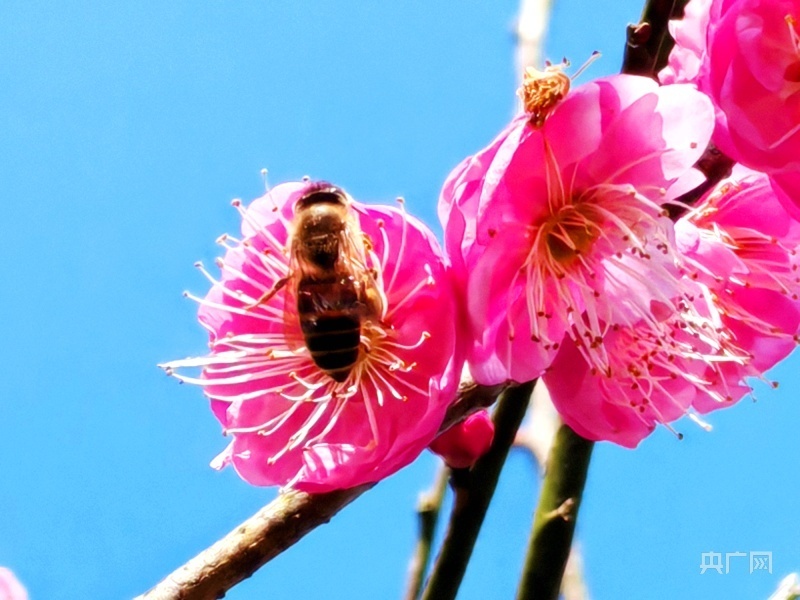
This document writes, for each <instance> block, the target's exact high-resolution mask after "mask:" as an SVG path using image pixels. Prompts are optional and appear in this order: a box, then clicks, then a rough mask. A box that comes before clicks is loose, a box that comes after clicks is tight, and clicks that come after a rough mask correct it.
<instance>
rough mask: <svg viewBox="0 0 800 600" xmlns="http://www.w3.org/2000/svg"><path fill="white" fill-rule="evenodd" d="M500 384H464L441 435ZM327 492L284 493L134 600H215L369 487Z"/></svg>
mask: <svg viewBox="0 0 800 600" xmlns="http://www.w3.org/2000/svg"><path fill="white" fill-rule="evenodd" d="M503 389H504V386H492V387H486V386H479V385H476V384H474V383H471V384H466V385H462V387H461V389H460V390H459V395H458V399H457V401H456V402H455V403H454V404H453V405H452V406H451V407H450V409H449V410H448V411H447V414H446V416H445V419H444V422H443V423H442V427H441V429H440V431H445V430H447V429H449V428H450V427H452V426H453V425H455V424H456V423H458V422H460V421H462V420H463V419H464V418H466V417H467V416H468V415H469V414H471V413H473V412H475V411H476V410H479V409H481V408H485V407H487V406H490V405H491V404H492V403H493V402H494V401H495V399H496V398H497V395H498V394H499V393H500V392H501V391H502V390H503ZM374 485H375V484H374V483H368V484H364V485H361V486H358V487H354V488H351V489H348V490H337V491H335V492H329V493H326V494H307V493H305V492H298V491H293V490H290V491H288V492H284V493H282V494H281V495H280V496H278V497H277V498H276V499H275V500H273V501H272V502H271V503H269V504H268V505H267V506H265V507H264V508H262V509H261V510H259V511H258V512H257V513H256V514H255V515H253V516H252V517H250V518H249V519H247V520H246V521H245V522H244V523H242V524H241V525H239V526H238V527H236V529H234V530H233V531H231V532H230V533H229V534H228V535H226V536H225V537H224V538H222V539H221V540H219V541H218V542H216V543H215V544H214V545H213V546H211V547H209V548H207V549H205V550H203V551H202V552H201V553H200V554H198V555H197V556H195V557H194V558H193V559H191V560H190V561H189V562H187V563H186V564H185V565H183V566H182V567H180V568H178V569H177V570H175V571H174V572H173V573H171V574H170V575H169V576H167V577H166V578H165V579H164V580H163V581H161V582H160V583H158V584H157V585H156V586H155V587H154V588H153V589H151V590H150V591H148V592H146V593H145V594H143V595H141V596H138V598H137V600H216V599H217V598H222V597H223V596H224V595H225V592H226V591H227V590H229V589H230V588H232V587H233V586H235V585H236V584H237V583H240V582H241V581H243V580H245V579H247V578H248V577H250V576H251V575H252V574H253V573H255V572H256V571H257V570H258V569H259V568H261V567H262V566H264V565H265V564H266V563H267V562H268V561H270V560H271V559H273V558H275V557H276V556H277V555H278V554H280V553H281V552H283V551H284V550H286V549H287V548H289V547H290V546H292V545H294V544H295V543H296V542H298V541H299V540H300V539H301V538H302V537H303V536H304V535H306V534H307V533H309V532H310V531H311V530H312V529H314V528H316V527H318V526H319V525H323V524H325V523H327V522H328V521H330V520H331V518H332V517H333V516H334V515H335V514H336V513H338V512H339V511H340V510H342V509H343V508H344V507H345V506H347V505H348V504H350V503H351V502H352V501H353V500H355V499H356V498H358V497H359V496H360V495H361V494H363V493H364V492H366V491H367V490H368V489H370V488H371V487H373V486H374Z"/></svg>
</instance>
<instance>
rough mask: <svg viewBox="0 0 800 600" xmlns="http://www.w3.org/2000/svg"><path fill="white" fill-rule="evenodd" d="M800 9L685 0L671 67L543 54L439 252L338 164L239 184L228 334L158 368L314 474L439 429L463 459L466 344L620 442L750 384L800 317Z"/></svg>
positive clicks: (276, 467) (223, 266)
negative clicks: (592, 62)
mask: <svg viewBox="0 0 800 600" xmlns="http://www.w3.org/2000/svg"><path fill="white" fill-rule="evenodd" d="M798 19H800V0H692V1H691V2H690V3H689V4H688V5H687V7H686V11H685V16H684V18H683V19H682V20H679V21H676V22H674V23H672V24H671V29H670V31H671V33H672V35H673V37H674V39H675V42H676V45H675V47H674V49H673V51H672V53H671V55H670V58H669V64H668V66H667V67H666V68H665V69H664V70H663V71H662V72H661V73H660V74H659V79H660V80H659V81H656V80H654V79H651V78H648V77H643V76H635V75H624V74H623V75H615V76H609V77H603V78H599V79H597V80H594V81H591V82H589V83H587V84H584V85H582V86H580V87H577V88H575V89H570V88H571V80H570V78H569V77H568V76H567V75H566V74H565V73H564V69H565V65H558V66H549V67H547V68H546V69H545V70H544V71H537V70H535V69H528V70H527V72H526V74H525V79H524V82H523V87H522V89H521V91H520V93H521V96H522V100H523V107H524V108H523V112H522V113H521V114H520V115H518V116H517V117H515V118H514V119H513V120H512V121H511V122H510V123H509V124H508V126H507V127H506V128H505V129H504V130H503V131H502V132H501V133H500V134H499V135H498V136H497V137H496V138H495V139H494V140H493V141H492V142H491V143H490V144H489V145H488V146H487V147H486V148H484V149H483V150H481V151H479V152H478V153H476V154H475V155H473V156H470V157H467V158H466V159H465V160H464V161H462V162H461V164H459V165H458V166H457V167H456V168H455V170H454V171H453V172H452V173H451V174H450V176H449V177H448V178H447V180H446V181H445V183H444V186H443V189H442V192H441V195H440V200H439V205H438V210H439V216H440V219H441V221H442V225H443V228H444V250H443V251H442V250H440V248H439V246H438V244H437V242H436V240H435V239H434V236H433V235H432V234H431V232H430V231H429V230H428V229H427V227H425V225H424V224H422V223H421V222H419V221H417V220H416V219H414V218H413V217H411V216H409V215H407V214H406V213H405V211H404V210H403V209H402V206H401V207H400V208H393V207H388V206H368V205H362V204H360V203H359V202H357V201H355V200H354V199H353V198H351V197H350V196H349V194H347V193H346V192H345V191H344V190H342V189H341V188H338V187H336V186H334V185H331V184H329V183H326V182H312V181H307V180H304V181H302V182H294V183H286V184H282V185H279V186H277V187H275V188H273V189H271V190H269V191H268V192H267V194H266V195H265V196H263V197H261V198H259V199H257V200H255V201H254V202H253V203H252V204H250V205H249V206H247V207H244V206H243V205H242V204H241V203H240V202H238V201H237V202H235V203H234V204H235V206H236V208H237V209H238V211H239V212H240V214H241V217H242V223H243V225H242V234H241V236H240V237H238V238H236V237H233V236H223V237H222V238H221V239H220V243H221V244H222V245H223V246H224V247H225V256H224V257H223V258H221V259H219V260H218V267H219V269H220V273H221V274H220V276H219V277H218V278H215V277H214V276H213V275H212V274H211V273H210V272H208V271H207V270H206V269H205V268H204V267H203V266H202V265H200V268H201V270H202V272H203V273H204V274H205V275H206V276H207V277H208V278H209V279H210V281H211V284H212V287H211V290H210V291H209V292H208V294H207V295H206V296H205V297H203V298H200V297H197V298H195V299H196V300H197V301H198V302H199V304H200V311H199V318H200V322H201V323H202V324H203V325H204V326H205V327H206V329H207V330H208V332H209V335H210V343H209V346H210V353H209V354H208V355H207V356H203V357H199V358H188V359H185V360H177V361H172V362H170V363H166V364H165V365H162V366H163V367H164V368H165V369H166V370H167V372H168V373H170V374H171V375H174V376H175V377H178V378H179V379H180V380H181V381H187V382H191V383H195V384H198V385H201V386H203V389H204V391H205V393H206V395H207V396H208V397H209V399H210V400H211V407H212V410H213V412H214V414H215V416H216V417H217V419H218V420H219V421H220V423H221V424H222V426H223V429H224V432H225V433H226V434H227V435H229V436H231V442H230V444H229V445H228V447H227V448H226V449H225V450H224V451H223V453H222V454H221V455H220V456H219V457H218V458H217V459H216V460H215V461H214V463H213V464H214V465H215V466H218V467H221V466H224V465H227V464H231V465H233V467H234V468H235V469H236V470H237V472H238V473H239V474H240V475H241V476H242V477H243V478H244V479H246V480H247V481H249V482H251V483H254V484H257V485H288V486H294V487H297V488H300V489H304V490H311V491H326V490H331V489H337V488H344V487H349V486H354V485H358V484H362V483H368V482H374V481H377V480H379V479H381V478H383V477H386V476H387V475H389V474H391V473H393V472H394V471H396V470H397V469H399V468H401V467H403V466H404V465H406V464H408V463H409V462H411V461H412V460H414V458H415V457H416V456H417V455H418V454H419V453H420V452H421V451H422V450H423V449H424V448H425V447H427V446H429V445H430V446H431V448H432V449H433V450H434V451H435V452H437V453H440V454H441V455H442V456H444V457H445V459H446V460H447V461H448V462H449V464H451V465H452V466H453V467H458V468H467V467H469V465H471V464H472V463H473V462H474V461H475V460H476V458H477V457H478V456H480V454H482V453H483V452H485V451H486V449H487V448H488V447H489V445H490V444H491V440H492V426H491V420H490V418H489V417H488V415H487V414H486V413H480V414H478V415H476V416H474V417H473V418H471V419H469V420H467V421H464V422H463V423H461V424H458V425H456V426H455V427H454V428H452V429H451V430H450V431H448V432H446V433H444V434H443V435H439V434H440V433H441V431H442V428H443V421H444V419H445V414H446V411H447V409H448V408H449V407H450V406H451V405H452V404H453V402H454V401H455V399H456V391H457V386H458V380H459V376H460V374H461V372H462V367H463V366H464V363H465V362H466V364H467V366H468V368H469V371H470V372H471V375H472V377H473V378H474V379H475V381H477V382H478V383H479V384H483V385H497V384H504V383H508V382H520V383H521V382H526V381H530V380H532V379H536V378H541V379H542V380H543V381H544V383H545V384H546V385H547V387H548V389H549V391H550V394H551V397H552V399H553V402H554V404H555V406H556V408H557V409H558V411H559V413H560V415H561V417H562V418H563V420H564V421H565V422H566V423H567V424H568V425H570V426H571V427H572V428H573V429H574V430H575V431H576V432H577V433H578V434H580V435H582V436H584V437H586V438H588V439H591V440H609V441H613V442H615V443H618V444H621V445H623V446H627V447H634V446H636V445H637V444H638V443H639V442H640V441H641V440H642V439H643V438H644V437H646V436H647V435H648V434H649V433H650V432H651V431H652V430H653V429H654V428H655V426H656V425H657V424H659V423H660V424H664V425H665V426H667V427H669V428H671V426H670V423H671V422H673V421H675V420H676V419H679V418H681V417H683V416H687V415H688V416H689V417H690V418H692V419H694V420H695V421H697V422H698V423H700V424H701V425H704V423H703V421H702V420H701V418H700V416H699V415H700V414H702V413H707V412H709V411H712V410H715V409H717V408H721V407H726V406H730V405H732V404H733V403H735V402H736V401H738V400H739V399H741V398H742V397H743V396H745V395H746V394H748V393H749V392H750V391H751V388H750V383H749V381H750V379H751V378H762V379H763V378H764V373H765V372H766V371H767V370H768V369H770V368H771V367H772V366H774V365H775V364H776V363H777V362H778V361H779V360H781V359H783V358H784V357H786V356H787V355H788V354H789V353H790V352H791V351H792V349H793V348H794V346H795V345H796V343H797V341H798V339H799V338H798V336H799V335H800V299H799V297H800V277H798V255H797V249H798V246H799V245H800V222H798V221H797V220H796V219H797V218H798V217H800V29H799V28H798ZM720 153H721V154H720ZM720 155H722V156H725V157H727V158H728V159H729V162H730V163H735V166H734V167H733V169H732V170H731V172H730V173H729V174H728V175H726V176H725V177H724V178H722V179H721V180H710V179H708V178H707V176H706V174H705V172H704V171H703V170H701V169H700V168H698V165H701V164H702V163H703V161H707V160H708V157H709V156H720ZM190 369H195V370H198V371H199V372H198V373H187V370H190ZM437 436H439V437H438V439H437Z"/></svg>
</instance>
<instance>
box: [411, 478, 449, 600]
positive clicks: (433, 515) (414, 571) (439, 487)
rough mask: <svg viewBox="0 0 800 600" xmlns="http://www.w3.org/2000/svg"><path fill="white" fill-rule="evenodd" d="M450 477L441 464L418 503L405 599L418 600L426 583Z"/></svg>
mask: <svg viewBox="0 0 800 600" xmlns="http://www.w3.org/2000/svg"><path fill="white" fill-rule="evenodd" d="M449 479H450V469H448V468H447V465H445V464H441V465H439V468H438V470H437V472H436V479H435V481H434V483H433V486H431V489H429V490H428V491H427V492H425V493H424V494H422V495H421V496H420V498H419V503H418V504H417V518H418V520H419V538H418V539H417V546H416V548H414V555H413V556H412V557H411V564H410V565H409V569H408V587H407V589H406V595H405V596H404V597H405V600H417V598H419V595H420V593H421V592H422V585H423V584H424V583H425V571H426V570H427V568H428V562H429V560H430V556H431V546H432V545H433V536H434V535H435V534H436V524H437V522H438V521H439V511H441V509H442V502H443V501H444V495H445V492H446V491H447V482H448V480H449Z"/></svg>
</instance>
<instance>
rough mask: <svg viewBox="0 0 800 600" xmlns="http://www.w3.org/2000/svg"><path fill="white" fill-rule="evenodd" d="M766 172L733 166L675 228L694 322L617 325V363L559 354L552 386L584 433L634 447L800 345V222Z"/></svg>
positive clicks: (610, 339)
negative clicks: (600, 365)
mask: <svg viewBox="0 0 800 600" xmlns="http://www.w3.org/2000/svg"><path fill="white" fill-rule="evenodd" d="M780 193H781V192H780V190H778V189H777V188H776V187H775V186H774V185H773V184H772V183H771V181H770V180H769V178H768V177H767V176H765V175H763V174H760V173H756V172H753V171H750V170H748V169H745V168H743V167H737V168H736V169H734V173H733V175H732V176H731V178H729V179H727V180H725V181H723V182H722V183H720V184H719V185H718V186H717V187H716V188H715V189H713V190H712V191H711V192H709V193H708V194H707V195H706V196H705V197H704V198H703V199H702V200H701V202H700V203H699V204H698V206H697V207H696V208H695V209H694V210H692V211H691V212H689V213H688V214H687V215H685V216H684V217H683V218H681V219H680V220H679V221H678V223H677V224H676V243H677V246H678V249H679V251H680V254H681V256H682V268H681V270H682V272H683V273H684V277H685V279H686V280H687V282H689V285H691V286H693V287H694V290H695V291H694V293H693V294H692V296H691V298H690V299H691V301H692V302H693V304H694V308H695V311H694V314H695V315H705V316H706V318H705V319H703V320H701V321H698V320H697V319H696V318H694V316H693V315H691V314H688V313H687V312H684V313H682V314H681V313H675V314H672V315H669V316H666V317H665V318H664V319H663V320H662V321H660V335H659V329H658V328H654V327H653V326H652V325H648V326H642V325H641V324H635V325H633V326H619V327H613V328H612V330H611V332H609V333H608V334H607V335H606V336H605V339H604V344H605V345H606V347H607V351H608V356H609V360H610V368H609V370H608V371H607V372H605V373H603V372H601V371H598V370H597V369H594V368H592V367H591V365H589V364H587V363H586V362H585V361H584V360H582V357H581V354H580V352H579V349H578V348H577V347H576V346H575V345H574V344H565V345H564V347H563V348H562V349H561V350H560V351H559V354H558V355H557V357H556V359H555V361H554V362H553V364H552V366H551V368H550V369H548V371H547V373H545V375H544V381H545V383H546V385H547V388H548V390H549V391H550V395H551V398H552V400H553V404H554V405H555V407H556V408H557V410H558V411H559V413H560V414H561V417H562V419H563V420H564V422H565V423H567V424H568V425H569V426H570V427H572V428H573V429H574V430H575V431H576V432H577V433H578V434H580V435H582V436H584V437H586V438H587V439H592V440H610V441H613V442H616V443H618V444H620V445H623V446H627V447H634V446H636V445H637V444H638V443H639V442H640V441H641V440H642V439H643V438H644V437H646V436H647V435H648V434H649V433H650V432H651V431H652V430H653V429H654V428H655V426H656V425H657V424H658V423H662V424H664V425H666V426H668V427H669V423H670V422H672V421H674V420H676V419H678V418H680V417H682V416H684V415H688V416H690V417H691V418H693V419H695V420H696V421H697V422H698V423H700V424H701V425H704V424H703V423H702V422H701V421H700V420H699V418H698V417H697V416H696V415H695V411H697V412H700V413H706V412H709V411H711V410H715V409H718V408H724V407H727V406H731V405H732V404H734V403H735V402H736V401H737V400H739V399H741V398H742V397H743V396H744V395H746V394H747V393H749V392H750V391H751V388H750V386H749V384H748V382H747V381H746V378H748V377H762V378H763V374H764V372H765V371H766V370H768V369H770V368H771V367H773V366H774V365H775V364H776V363H777V362H778V361H780V360H782V359H783V358H785V357H786V356H787V355H788V354H789V352H791V351H792V349H793V348H794V347H795V345H796V344H797V341H798V333H800V300H799V299H798V295H799V294H800V278H799V277H798V272H799V271H798V261H799V260H800V259H799V257H798V253H797V250H798V246H799V245H800V223H798V222H797V221H795V220H794V219H793V218H791V217H790V216H789V215H788V214H787V213H786V211H785V210H784V209H783V208H782V207H783V205H782V203H781V201H780V200H779V199H778V195H779V194H780Z"/></svg>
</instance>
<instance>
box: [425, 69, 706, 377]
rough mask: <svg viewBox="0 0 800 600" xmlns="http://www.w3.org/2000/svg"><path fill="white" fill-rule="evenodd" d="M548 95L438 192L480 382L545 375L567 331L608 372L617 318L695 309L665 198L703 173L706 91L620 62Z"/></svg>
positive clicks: (655, 317) (621, 321)
mask: <svg viewBox="0 0 800 600" xmlns="http://www.w3.org/2000/svg"><path fill="white" fill-rule="evenodd" d="M546 108H547V111H546V114H545V115H544V116H543V117H541V115H540V117H541V118H537V119H532V118H531V115H530V114H523V115H520V116H519V117H517V118H515V119H514V120H513V121H512V122H511V123H510V124H509V125H508V127H506V129H505V130H504V131H503V132H501V134H500V135H499V136H498V137H497V138H496V139H495V140H494V141H493V142H492V143H491V144H490V145H489V146H488V147H487V148H485V149H484V150H481V151H480V152H478V153H477V154H475V155H474V156H471V157H469V158H467V159H466V160H465V161H463V162H462V163H461V164H460V165H459V166H458V167H456V169H455V170H454V171H453V173H451V175H450V176H449V177H448V179H447V181H446V183H445V185H444V188H443V191H442V194H441V198H440V203H439V216H440V218H441V220H442V222H443V225H444V230H445V248H446V251H447V253H448V256H449V258H450V260H451V261H452V264H453V267H454V269H455V271H456V272H457V275H458V277H459V279H460V281H461V283H462V285H463V286H464V287H465V288H466V290H467V302H468V319H469V324H468V326H469V328H470V332H471V336H472V339H473V343H472V346H471V348H470V349H469V352H468V360H469V365H470V369H471V371H472V373H473V376H474V377H475V379H476V381H478V382H479V383H482V384H487V385H489V384H495V383H499V382H502V381H506V380H514V381H518V382H522V381H528V380H531V379H534V378H536V377H538V376H540V375H541V374H542V373H544V372H545V371H546V370H547V369H548V367H549V366H550V365H551V363H552V362H553V360H554V359H555V357H556V355H557V354H558V352H559V348H560V347H561V346H562V345H563V344H564V343H566V341H567V340H569V343H570V344H572V345H573V346H575V345H576V344H577V349H578V354H579V355H580V356H582V357H583V359H584V360H585V361H586V362H587V363H588V364H589V365H590V368H593V369H597V370H598V371H601V372H607V371H608V369H609V368H611V362H610V361H611V360H612V357H611V356H610V354H609V352H608V350H607V348H606V345H605V343H604V338H605V336H606V335H607V334H608V333H609V331H610V330H611V328H612V327H613V326H615V325H634V324H637V326H639V327H644V328H650V329H652V330H653V335H654V336H656V337H657V336H660V335H662V334H663V332H662V331H661V330H662V327H663V326H662V321H663V320H664V319H665V318H666V317H669V316H670V315H672V314H673V313H676V312H681V311H686V310H690V311H691V303H690V302H688V301H687V300H686V297H687V295H689V294H691V289H690V286H689V284H688V283H687V282H686V281H685V280H684V279H683V278H682V277H681V273H680V268H679V259H678V257H677V255H676V252H675V250H674V231H673V224H672V222H671V221H670V220H669V218H668V217H667V215H666V211H664V210H663V208H662V205H663V204H664V203H667V202H669V201H671V200H673V199H674V198H676V197H677V196H678V195H680V194H681V193H683V192H685V191H687V190H688V189H691V188H693V187H694V186H695V185H697V184H698V183H699V182H700V181H702V176H701V175H700V174H699V173H698V172H697V171H695V170H694V169H693V165H694V163H695V162H696V161H697V159H698V158H699V157H700V155H701V154H702V152H703V150H704V149H705V147H706V145H707V143H708V141H709V138H710V136H711V132H712V128H713V108H712V106H711V103H710V102H709V100H708V99H707V98H706V97H705V96H704V95H703V94H701V93H699V92H698V91H697V90H696V89H694V87H692V86H689V85H673V86H662V87H659V86H658V84H656V82H654V81H652V80H650V79H648V78H644V77H636V76H632V75H617V76H612V77H607V78H604V79H599V80H597V81H594V82H591V83H588V84H586V85H583V86H581V87H579V88H576V89H574V90H572V91H570V92H569V94H568V95H567V96H566V97H565V98H564V99H563V100H561V101H560V102H558V103H552V104H550V105H548V106H547V107H546ZM536 114H538V113H536ZM534 116H536V115H535V114H534ZM687 307H688V308H687ZM697 318H700V317H699V316H698V317H697Z"/></svg>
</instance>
